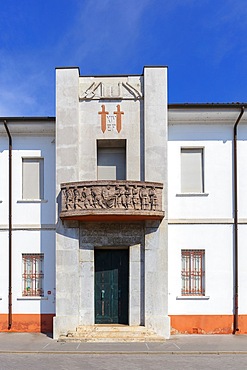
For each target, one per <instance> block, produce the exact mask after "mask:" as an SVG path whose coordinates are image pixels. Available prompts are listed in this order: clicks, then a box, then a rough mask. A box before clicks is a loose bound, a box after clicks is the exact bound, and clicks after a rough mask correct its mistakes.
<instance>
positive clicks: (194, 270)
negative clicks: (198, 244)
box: [181, 249, 205, 296]
mask: <svg viewBox="0 0 247 370" xmlns="http://www.w3.org/2000/svg"><path fill="white" fill-rule="evenodd" d="M181 258H182V272H181V277H182V290H181V294H182V296H204V295H205V250H202V249H200V250H199V249H194V250H192V249H183V250H182V251H181Z"/></svg>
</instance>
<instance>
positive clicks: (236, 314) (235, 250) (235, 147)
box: [233, 107, 244, 334]
mask: <svg viewBox="0 0 247 370" xmlns="http://www.w3.org/2000/svg"><path fill="white" fill-rule="evenodd" d="M243 114H244V107H242V108H241V112H240V114H239V116H238V118H237V121H236V122H235V125H234V128H233V167H234V173H233V175H234V180H233V181H234V258H235V260H234V306H233V312H234V320H233V334H236V332H237V331H239V328H238V168H237V164H238V161H237V127H238V124H239V122H240V120H241V118H242V115H243Z"/></svg>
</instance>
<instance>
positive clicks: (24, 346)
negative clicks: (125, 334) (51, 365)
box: [0, 333, 247, 355]
mask: <svg viewBox="0 0 247 370" xmlns="http://www.w3.org/2000/svg"><path fill="white" fill-rule="evenodd" d="M0 353H61V354H62V353H71V354H72V353H73V354H74V353H75V354H113V353H114V354H137V353H138V354H150V355H151V354H224V353H226V354H227V353H228V354H238V353H239V354H247V335H172V336H171V338H170V339H168V340H167V341H165V342H160V343H157V342H155V343H152V342H145V343H135V342H134V343H133V342H132V343H66V342H57V341H56V340H54V339H52V338H51V337H49V336H47V335H45V334H40V333H0Z"/></svg>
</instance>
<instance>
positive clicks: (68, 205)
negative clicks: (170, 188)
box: [62, 182, 162, 211]
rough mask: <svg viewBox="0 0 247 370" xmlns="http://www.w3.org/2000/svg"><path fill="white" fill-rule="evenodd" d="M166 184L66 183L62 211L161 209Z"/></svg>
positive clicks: (63, 191)
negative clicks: (162, 185)
mask: <svg viewBox="0 0 247 370" xmlns="http://www.w3.org/2000/svg"><path fill="white" fill-rule="evenodd" d="M161 192H162V187H161V186H159V187H157V186H155V185H146V184H145V183H141V184H138V183H131V184H130V183H128V182H125V183H113V184H112V183H111V184H110V183H109V184H104V185H101V184H97V182H95V183H94V184H91V183H90V184H83V183H81V184H80V183H77V184H74V185H67V186H64V187H62V211H70V210H71V211H72V210H90V209H92V210H93V209H95V210H96V209H105V210H110V209H112V210H134V211H161V210H162V206H161Z"/></svg>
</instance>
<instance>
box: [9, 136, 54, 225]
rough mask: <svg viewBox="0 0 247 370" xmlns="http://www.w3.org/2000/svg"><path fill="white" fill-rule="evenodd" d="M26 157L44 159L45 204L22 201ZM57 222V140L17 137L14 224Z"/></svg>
mask: <svg viewBox="0 0 247 370" xmlns="http://www.w3.org/2000/svg"><path fill="white" fill-rule="evenodd" d="M22 157H42V158H44V201H45V202H41V203H34V202H26V203H18V201H20V200H22ZM54 221H55V145H54V137H46V136H44V137H37V136H36V137H14V139H13V224H17V225H23V224H31V225H32V224H36V225H37V224H53V225H54Z"/></svg>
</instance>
